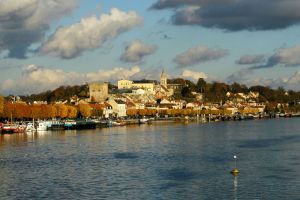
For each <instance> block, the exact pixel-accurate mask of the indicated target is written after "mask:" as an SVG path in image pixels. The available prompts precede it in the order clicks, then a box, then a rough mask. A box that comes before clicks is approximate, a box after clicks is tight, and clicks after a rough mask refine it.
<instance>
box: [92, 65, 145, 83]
mask: <svg viewBox="0 0 300 200" xmlns="http://www.w3.org/2000/svg"><path fill="white" fill-rule="evenodd" d="M139 72H140V67H138V66H133V67H132V68H130V69H124V68H122V67H116V68H113V69H111V70H99V71H98V72H90V73H87V74H86V78H87V80H89V81H99V80H102V81H117V80H120V79H129V78H130V77H132V76H134V75H135V74H137V73H139Z"/></svg>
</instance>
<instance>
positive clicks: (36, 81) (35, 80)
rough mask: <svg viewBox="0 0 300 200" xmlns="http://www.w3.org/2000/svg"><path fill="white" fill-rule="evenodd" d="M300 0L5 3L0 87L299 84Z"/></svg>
mask: <svg viewBox="0 0 300 200" xmlns="http://www.w3.org/2000/svg"><path fill="white" fill-rule="evenodd" d="M299 10H300V1H299V0H251V1H250V0H126V1H124V0H22V1H13V0H0V93H1V94H3V95H9V94H13V95H29V94H32V93H39V92H43V91H46V90H52V89H55V88H57V87H59V86H62V85H82V84H85V83H88V82H95V81H109V82H111V83H113V84H115V83H116V82H117V81H118V80H120V79H129V80H139V79H154V80H159V76H160V73H161V71H162V70H164V71H165V72H166V73H167V74H168V76H169V78H184V79H189V80H192V81H194V82H197V80H198V79H199V78H204V79H205V80H206V81H207V82H214V81H217V82H226V83H228V84H231V83H234V82H238V83H240V84H246V85H247V86H252V85H264V86H270V87H272V88H277V87H284V88H285V89H286V90H289V89H293V90H300V68H299V66H300V37H299V36H300V12H299Z"/></svg>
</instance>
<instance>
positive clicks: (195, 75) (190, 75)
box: [181, 70, 208, 81]
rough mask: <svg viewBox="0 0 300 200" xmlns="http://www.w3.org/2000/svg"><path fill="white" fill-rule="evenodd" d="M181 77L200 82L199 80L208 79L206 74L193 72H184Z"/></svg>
mask: <svg viewBox="0 0 300 200" xmlns="http://www.w3.org/2000/svg"><path fill="white" fill-rule="evenodd" d="M181 76H182V77H183V78H187V79H193V80H196V81H197V80H198V79H199V78H203V79H207V78H208V75H207V74H205V73H204V72H198V71H191V70H183V72H182V74H181Z"/></svg>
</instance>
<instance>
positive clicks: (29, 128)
mask: <svg viewBox="0 0 300 200" xmlns="http://www.w3.org/2000/svg"><path fill="white" fill-rule="evenodd" d="M35 130H36V129H35V127H34V123H32V122H29V123H28V124H27V125H26V132H33V131H35Z"/></svg>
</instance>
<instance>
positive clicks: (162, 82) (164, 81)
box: [160, 70, 168, 88]
mask: <svg viewBox="0 0 300 200" xmlns="http://www.w3.org/2000/svg"><path fill="white" fill-rule="evenodd" d="M160 85H162V86H164V87H165V88H167V86H168V83H167V75H166V74H165V72H164V70H162V72H161V75H160Z"/></svg>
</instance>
